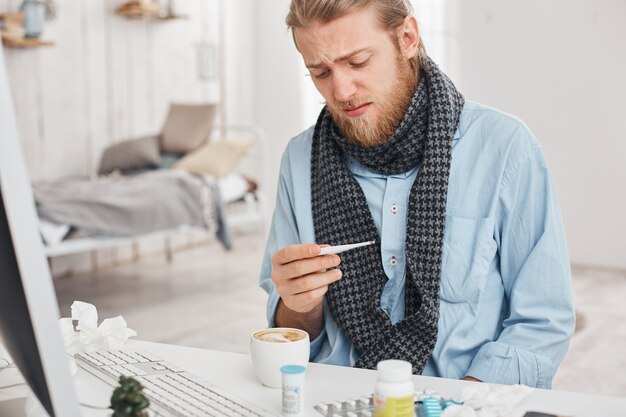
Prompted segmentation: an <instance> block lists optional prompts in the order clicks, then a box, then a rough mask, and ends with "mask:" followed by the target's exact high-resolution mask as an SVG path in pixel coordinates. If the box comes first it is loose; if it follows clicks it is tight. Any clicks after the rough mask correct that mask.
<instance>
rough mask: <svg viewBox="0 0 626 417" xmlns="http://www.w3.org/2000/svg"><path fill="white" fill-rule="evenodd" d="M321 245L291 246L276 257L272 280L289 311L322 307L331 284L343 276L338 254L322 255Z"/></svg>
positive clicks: (303, 311)
mask: <svg viewBox="0 0 626 417" xmlns="http://www.w3.org/2000/svg"><path fill="white" fill-rule="evenodd" d="M320 249H321V248H320V245H316V244H301V245H289V246H286V247H284V248H282V249H281V250H279V251H277V252H276V253H275V254H274V256H272V281H274V284H276V289H277V290H278V294H280V298H281V299H282V301H283V303H284V304H285V306H286V307H287V308H289V310H291V311H294V312H297V313H308V312H310V311H312V310H315V309H318V308H319V306H320V305H321V304H322V300H323V299H324V294H326V291H328V285H329V284H332V283H333V282H335V281H337V280H339V279H341V271H340V270H339V269H331V270H328V269H329V268H332V267H335V266H337V265H339V263H340V262H341V259H340V258H339V256H337V255H323V256H319V254H320Z"/></svg>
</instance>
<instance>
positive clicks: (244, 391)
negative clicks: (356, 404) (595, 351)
mask: <svg viewBox="0 0 626 417" xmlns="http://www.w3.org/2000/svg"><path fill="white" fill-rule="evenodd" d="M130 347H131V348H137V349H143V350H147V351H149V352H152V353H154V354H155V355H158V356H160V357H161V358H163V359H165V360H167V361H170V362H172V363H175V364H177V365H179V366H181V367H182V368H184V369H186V370H188V371H190V372H192V373H194V374H196V375H198V376H200V377H202V378H203V379H205V380H207V381H208V382H211V383H214V384H216V385H218V386H221V387H222V388H224V389H226V390H228V391H230V392H232V393H234V394H236V395H238V396H240V397H243V398H246V399H247V400H249V401H251V402H253V403H256V404H258V405H260V406H261V407H264V408H266V409H267V410H269V411H272V412H274V413H275V414H277V415H280V414H281V393H280V390H279V389H271V388H266V387H264V386H263V385H261V384H260V383H259V382H258V381H257V380H256V378H255V376H254V370H253V369H252V362H251V361H250V357H249V356H248V355H242V354H237V353H227V352H218V351H211V350H206V349H196V348H188V347H181V346H173V345H164V344H157V343H149V342H139V341H134V342H132V343H131V345H130ZM306 378H307V379H306V408H307V412H306V413H305V416H306V417H321V415H320V414H319V413H317V411H315V410H314V409H313V406H314V405H316V404H318V403H320V402H331V401H334V400H344V399H347V398H351V397H360V396H364V395H365V396H367V395H370V394H371V392H372V389H373V387H374V383H375V380H376V372H375V371H371V370H364V369H354V368H347V367H341V366H329V365H320V364H310V366H309V368H308V371H307V377H306ZM75 380H76V385H77V391H78V396H79V399H80V401H82V402H85V403H88V404H98V405H104V406H106V405H108V401H109V397H110V394H111V392H112V388H111V387H109V386H108V385H106V384H105V383H104V382H101V381H99V380H98V379H96V378H95V377H92V376H91V375H89V374H87V373H86V372H84V371H82V370H79V371H78V373H77V375H76V377H75ZM413 382H414V383H415V387H416V389H425V388H431V389H433V390H435V391H437V392H439V393H441V394H443V395H444V396H446V397H453V396H455V395H457V394H459V393H460V392H461V390H462V389H463V388H464V387H466V386H470V384H475V383H473V382H467V381H459V380H452V379H445V378H431V377H423V376H415V377H414V378H413ZM24 395H25V389H24V388H23V387H22V388H21V389H19V390H16V389H12V390H5V391H0V416H5V415H8V414H7V413H6V408H3V402H1V401H2V400H6V399H9V398H15V397H19V396H24ZM6 404H8V403H6ZM13 407H15V403H13ZM3 410H4V411H3ZM527 410H533V411H543V412H550V413H553V414H558V415H562V416H571V417H624V416H626V398H618V397H608V396H600V395H585V394H577V393H570V392H562V391H549V390H535V391H534V392H532V393H531V394H530V395H529V396H528V397H526V399H525V400H524V401H523V402H522V403H521V405H520V406H519V407H518V409H516V410H515V411H514V412H513V413H512V414H511V415H510V417H521V416H523V415H524V412H525V411H527ZM84 415H85V416H86V417H92V416H93V417H104V416H107V415H108V413H107V412H106V411H98V410H90V409H84ZM11 416H13V414H11Z"/></svg>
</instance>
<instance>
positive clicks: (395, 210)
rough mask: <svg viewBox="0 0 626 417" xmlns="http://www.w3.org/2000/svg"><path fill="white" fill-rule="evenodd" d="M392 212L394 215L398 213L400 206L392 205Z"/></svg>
mask: <svg viewBox="0 0 626 417" xmlns="http://www.w3.org/2000/svg"><path fill="white" fill-rule="evenodd" d="M391 212H392V213H393V214H396V213H397V212H398V205H397V204H395V203H394V204H392V205H391Z"/></svg>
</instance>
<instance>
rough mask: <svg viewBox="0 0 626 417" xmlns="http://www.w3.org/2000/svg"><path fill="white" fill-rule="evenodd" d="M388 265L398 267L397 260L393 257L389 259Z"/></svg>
mask: <svg viewBox="0 0 626 417" xmlns="http://www.w3.org/2000/svg"><path fill="white" fill-rule="evenodd" d="M389 263H391V265H392V266H396V265H398V258H396V257H395V256H392V257H391V259H390V260H389Z"/></svg>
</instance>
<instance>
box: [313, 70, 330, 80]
mask: <svg viewBox="0 0 626 417" xmlns="http://www.w3.org/2000/svg"><path fill="white" fill-rule="evenodd" d="M329 74H330V71H329V70H326V71H324V72H320V73H319V74H313V76H314V77H315V78H317V79H318V80H322V79H324V78H326V77H328V75H329Z"/></svg>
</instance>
